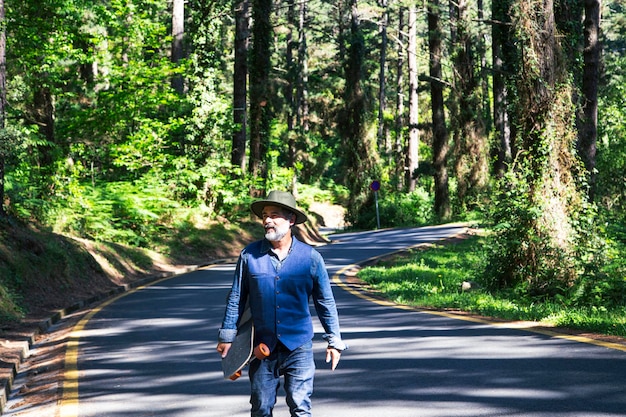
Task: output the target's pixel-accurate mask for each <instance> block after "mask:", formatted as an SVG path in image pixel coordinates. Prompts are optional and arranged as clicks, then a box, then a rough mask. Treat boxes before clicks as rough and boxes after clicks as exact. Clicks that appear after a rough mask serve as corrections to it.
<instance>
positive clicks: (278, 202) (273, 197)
mask: <svg viewBox="0 0 626 417" xmlns="http://www.w3.org/2000/svg"><path fill="white" fill-rule="evenodd" d="M265 206H278V207H283V208H285V209H287V210H289V211H291V212H292V213H293V214H295V215H296V224H300V223H304V222H306V221H307V220H308V217H307V216H306V214H304V213H303V212H302V211H300V210H299V209H298V207H297V206H296V199H295V197H294V196H293V194H291V193H290V192H287V191H276V190H274V191H270V193H269V194H268V195H267V198H266V199H265V200H258V201H255V202H254V203H252V204H251V205H250V209H252V212H253V213H254V214H256V215H257V216H259V217H261V218H262V217H263V208H264V207H265Z"/></svg>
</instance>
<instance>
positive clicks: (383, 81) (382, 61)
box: [378, 0, 391, 155]
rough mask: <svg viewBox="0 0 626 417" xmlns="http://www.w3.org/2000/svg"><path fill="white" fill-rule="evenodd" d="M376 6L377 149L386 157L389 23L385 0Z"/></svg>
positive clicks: (387, 145)
mask: <svg viewBox="0 0 626 417" xmlns="http://www.w3.org/2000/svg"><path fill="white" fill-rule="evenodd" d="M378 6H379V7H380V8H381V9H382V17H381V19H380V24H379V27H380V29H379V31H380V58H379V61H378V148H379V149H384V152H385V154H386V155H390V154H391V146H390V143H389V134H388V129H387V126H386V124H385V111H386V107H387V91H386V90H387V43H388V41H387V25H388V23H389V9H388V8H387V0H378Z"/></svg>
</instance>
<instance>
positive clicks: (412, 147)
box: [406, 5, 419, 192]
mask: <svg viewBox="0 0 626 417" xmlns="http://www.w3.org/2000/svg"><path fill="white" fill-rule="evenodd" d="M408 61H409V142H408V147H407V154H406V168H407V170H406V185H407V191H409V192H412V191H415V184H416V177H415V170H417V167H418V161H417V158H418V142H419V130H418V126H417V124H418V116H419V103H418V94H417V10H416V6H415V5H411V6H410V7H409V45H408Z"/></svg>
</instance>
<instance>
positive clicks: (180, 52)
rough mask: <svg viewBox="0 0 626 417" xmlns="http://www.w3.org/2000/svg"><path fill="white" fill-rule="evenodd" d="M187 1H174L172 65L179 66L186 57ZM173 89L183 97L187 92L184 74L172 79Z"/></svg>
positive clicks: (176, 75)
mask: <svg viewBox="0 0 626 417" xmlns="http://www.w3.org/2000/svg"><path fill="white" fill-rule="evenodd" d="M184 38H185V0H173V1H172V58H171V59H172V64H174V65H177V64H179V63H180V61H181V60H182V59H183V58H184V57H185V48H184V42H183V41H184ZM172 88H173V89H174V90H175V91H177V92H178V94H180V95H182V94H183V93H184V92H185V79H184V78H183V74H182V73H176V74H175V75H174V77H172Z"/></svg>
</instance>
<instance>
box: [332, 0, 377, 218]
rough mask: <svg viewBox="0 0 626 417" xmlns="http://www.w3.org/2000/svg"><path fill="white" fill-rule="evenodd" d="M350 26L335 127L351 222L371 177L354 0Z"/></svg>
mask: <svg viewBox="0 0 626 417" xmlns="http://www.w3.org/2000/svg"><path fill="white" fill-rule="evenodd" d="M349 13H350V14H349V19H350V26H349V32H348V34H347V40H348V42H347V45H348V48H347V52H348V56H347V61H346V62H345V63H344V70H345V80H346V87H345V92H344V104H343V105H344V108H343V109H342V110H341V111H340V114H339V116H338V118H339V120H338V128H339V132H340V134H341V138H342V141H343V150H342V157H343V159H344V165H345V166H344V169H345V185H346V186H348V188H349V189H350V198H349V201H348V213H347V214H348V220H349V221H351V222H352V223H353V224H354V223H356V221H357V219H358V213H359V211H360V209H361V208H362V207H363V205H364V203H365V199H366V198H367V197H366V196H367V194H366V191H365V190H366V189H367V181H368V180H370V181H371V180H372V179H373V178H372V175H373V172H372V171H373V169H374V166H375V164H374V163H373V158H374V156H373V146H372V143H371V142H372V139H371V138H369V137H368V136H367V127H366V121H367V114H366V111H367V103H366V94H365V91H364V90H363V68H364V64H365V63H364V60H365V41H364V37H363V32H362V28H361V22H360V18H359V10H358V3H357V0H350V1H349Z"/></svg>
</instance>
